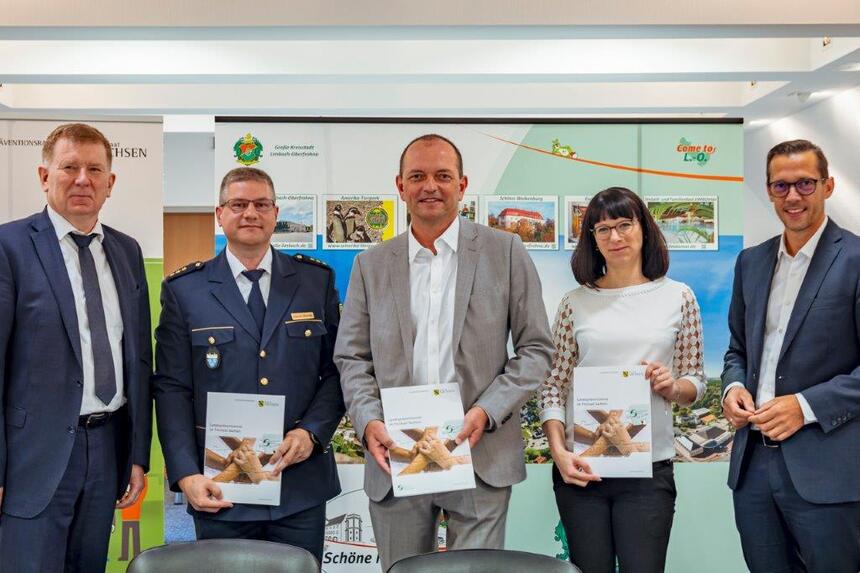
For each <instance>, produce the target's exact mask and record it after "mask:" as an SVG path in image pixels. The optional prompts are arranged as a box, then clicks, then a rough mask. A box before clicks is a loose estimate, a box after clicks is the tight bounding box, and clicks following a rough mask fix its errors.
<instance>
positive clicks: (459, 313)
mask: <svg viewBox="0 0 860 573" xmlns="http://www.w3.org/2000/svg"><path fill="white" fill-rule="evenodd" d="M479 250H480V242H479V241H478V230H477V229H476V228H475V224H474V223H472V222H471V221H469V220H467V219H464V218H461V219H460V236H459V238H458V243H457V285H456V287H455V290H454V334H453V338H452V339H451V350H452V351H453V352H454V353H455V354H456V353H457V348H459V346H460V336H462V334H463V324H464V323H465V322H466V311H467V310H468V309H469V299H470V298H471V296H472V284H473V283H474V282H475V271H476V269H477V268H478V253H479Z"/></svg>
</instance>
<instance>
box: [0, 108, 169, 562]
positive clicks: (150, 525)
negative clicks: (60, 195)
mask: <svg viewBox="0 0 860 573" xmlns="http://www.w3.org/2000/svg"><path fill="white" fill-rule="evenodd" d="M76 121H79V120H77V119H75V118H72V117H69V118H58V119H52V120H45V119H39V120H27V119H2V120H0V165H5V166H8V167H9V169H8V171H6V172H0V223H6V222H8V221H12V220H16V219H20V218H23V217H28V216H30V215H32V214H33V213H37V212H40V211H42V210H43V209H45V193H44V192H43V191H42V190H41V188H40V186H39V179H38V175H37V171H36V169H37V167H38V166H39V165H40V164H41V161H42V157H41V152H42V144H43V143H44V140H45V138H46V137H47V136H48V134H49V133H51V131H53V130H54V128H56V127H57V126H59V125H62V124H65V123H71V122H76ZM85 123H87V124H89V125H92V126H93V127H95V128H97V129H98V130H100V131H101V132H102V133H103V134H104V135H105V136H106V137H107V139H108V141H109V142H110V144H111V149H112V151H113V159H112V166H111V169H112V171H113V172H114V173H115V174H116V184H115V185H114V187H113V190H112V192H111V195H110V197H109V198H108V199H107V201H106V203H105V204H104V207H103V209H102V210H101V213H100V215H99V221H100V222H101V223H104V224H105V225H108V226H110V227H112V228H114V229H116V230H118V231H121V232H122V233H125V234H127V235H130V236H131V237H133V238H134V239H135V240H136V241H137V242H138V243H139V244H140V247H141V250H142V251H143V258H144V265H145V270H146V278H147V283H148V288H149V304H150V312H151V319H152V324H153V325H154V324H156V323H157V321H158V313H159V302H158V301H159V292H160V285H161V280H162V277H163V248H162V246H163V234H162V224H163V223H162V221H163V219H162V212H163V208H162V204H163V198H162V183H161V182H162V180H163V164H164V163H163V132H162V124H161V122H160V121H144V120H135V121H89V120H86V121H85ZM44 350H45V351H46V352H50V351H51V349H44ZM163 540H164V459H163V458H162V455H161V446H160V445H159V443H158V439H157V437H155V431H153V440H152V449H151V455H150V467H149V473H148V474H147V480H146V487H145V488H144V490H143V492H142V493H141V495H140V496H139V497H138V500H137V502H136V503H134V504H133V505H132V506H130V507H127V508H124V509H118V510H116V511H115V512H114V516H113V522H112V524H111V533H110V548H109V551H108V565H107V571H108V572H109V573H120V572H122V571H125V570H126V568H127V566H128V563H129V561H131V559H133V558H134V556H135V555H137V554H138V553H140V552H141V551H142V550H143V549H146V548H148V547H154V546H157V545H161V544H162V543H163Z"/></svg>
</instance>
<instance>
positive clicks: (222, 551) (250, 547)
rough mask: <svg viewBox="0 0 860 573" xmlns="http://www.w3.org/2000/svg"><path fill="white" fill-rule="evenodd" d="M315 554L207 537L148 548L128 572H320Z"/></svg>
mask: <svg viewBox="0 0 860 573" xmlns="http://www.w3.org/2000/svg"><path fill="white" fill-rule="evenodd" d="M319 570H320V566H319V564H318V563H317V560H316V558H315V557H314V556H313V555H312V554H311V553H310V552H309V551H306V550H304V549H302V548H300V547H293V546H292V545H284V544H283V543H271V542H269V541H256V540H253V539H207V540H204V541H194V542H192V543H174V544H171V545H162V546H160V547H153V548H152V549H147V550H146V551H144V552H143V553H141V554H140V555H138V556H137V557H135V558H134V560H132V562H131V563H130V564H129V566H128V570H127V571H126V573H186V572H188V571H191V572H196V573H235V572H236V571H249V572H250V571H253V572H254V573H319Z"/></svg>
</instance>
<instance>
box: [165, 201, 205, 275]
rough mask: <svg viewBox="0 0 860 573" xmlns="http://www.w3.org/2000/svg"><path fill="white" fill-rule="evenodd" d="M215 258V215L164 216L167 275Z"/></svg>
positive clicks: (182, 214)
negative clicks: (181, 268) (182, 267)
mask: <svg viewBox="0 0 860 573" xmlns="http://www.w3.org/2000/svg"><path fill="white" fill-rule="evenodd" d="M214 254H215V217H214V215H213V214H212V213H165V214H164V274H165V276H166V275H169V274H170V273H172V272H173V271H174V270H176V269H178V268H180V267H181V266H183V265H186V264H188V263H190V262H193V261H205V260H207V259H211V258H212V257H213V256H214Z"/></svg>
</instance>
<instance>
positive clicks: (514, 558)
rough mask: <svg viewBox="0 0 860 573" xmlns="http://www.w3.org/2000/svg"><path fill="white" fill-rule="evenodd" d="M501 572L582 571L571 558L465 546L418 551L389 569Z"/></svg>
mask: <svg viewBox="0 0 860 573" xmlns="http://www.w3.org/2000/svg"><path fill="white" fill-rule="evenodd" d="M438 571H444V572H445V573H498V572H499V571H527V572H528V573H580V572H579V569H578V568H577V567H574V566H573V565H572V564H571V563H569V562H568V561H561V560H559V559H554V558H552V557H547V556H546V555H538V554H536V553H526V552H525V551H505V550H501V549H461V550H459V551H442V552H439V553H428V554H426V555H415V556H414V557H407V558H405V559H401V560H400V561H398V562H397V563H395V564H394V565H392V566H391V568H390V569H389V570H388V573H430V572H438Z"/></svg>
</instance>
